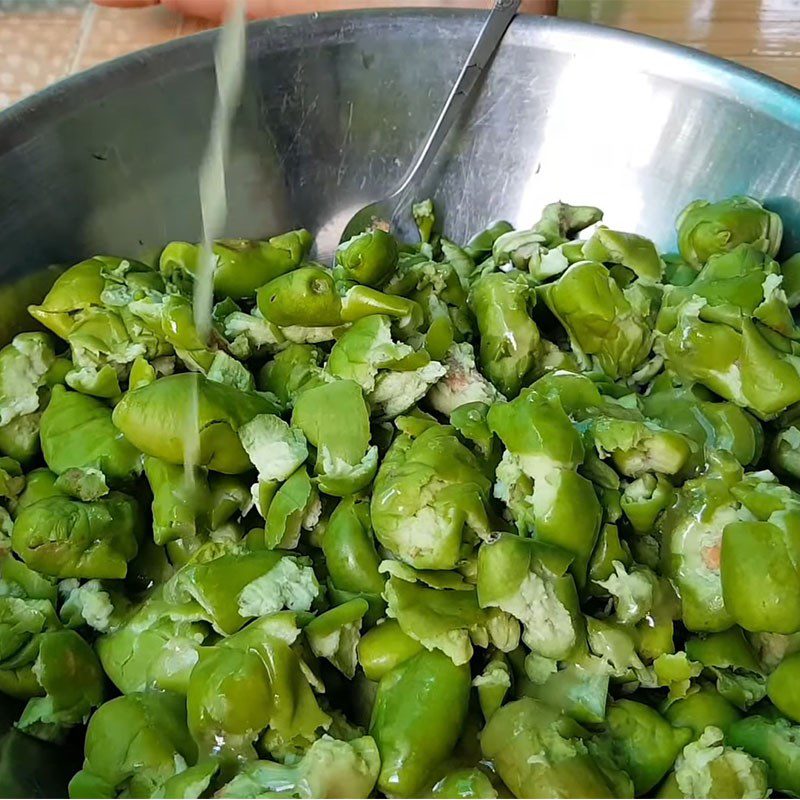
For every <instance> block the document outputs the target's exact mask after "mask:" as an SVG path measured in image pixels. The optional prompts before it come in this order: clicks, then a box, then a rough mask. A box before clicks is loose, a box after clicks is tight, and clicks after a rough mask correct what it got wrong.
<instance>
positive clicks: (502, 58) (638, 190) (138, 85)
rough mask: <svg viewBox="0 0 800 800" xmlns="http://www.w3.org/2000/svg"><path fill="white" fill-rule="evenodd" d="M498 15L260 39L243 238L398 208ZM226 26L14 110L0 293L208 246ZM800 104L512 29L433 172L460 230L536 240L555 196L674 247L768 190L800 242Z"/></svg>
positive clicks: (1, 130)
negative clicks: (713, 210) (715, 202)
mask: <svg viewBox="0 0 800 800" xmlns="http://www.w3.org/2000/svg"><path fill="white" fill-rule="evenodd" d="M482 20H483V17H482V16H481V15H479V14H477V13H473V12H460V13H459V12H435V11H417V12H409V11H402V12H400V11H396V12H391V11H388V12H365V13H360V14H359V13H356V14H333V15H322V16H314V17H294V18H289V19H285V20H281V21H277V22H276V21H272V22H264V23H257V24H253V25H251V26H250V27H249V41H248V59H247V79H246V87H245V93H244V101H243V104H242V106H241V108H240V110H239V113H238V115H237V118H236V124H235V130H234V132H233V140H232V141H233V155H232V160H231V166H230V169H229V173H228V179H227V180H228V192H229V204H230V205H229V207H230V216H229V225H228V230H227V232H226V233H227V235H230V236H263V235H265V234H271V233H274V232H278V231H283V230H287V229H290V228H292V227H296V226H301V225H303V226H306V227H308V228H310V229H311V230H312V231H314V230H319V229H320V228H321V227H322V226H324V225H326V224H328V223H331V221H332V220H335V219H337V218H338V219H340V220H341V222H342V223H344V221H345V220H346V219H347V218H348V217H349V216H350V214H351V213H352V211H353V210H355V209H356V208H358V207H360V206H362V205H364V204H365V203H367V202H369V201H370V200H374V199H376V198H377V197H380V196H382V195H383V194H385V192H386V191H387V190H389V189H390V188H391V187H393V186H394V185H395V184H396V183H397V181H398V180H399V179H400V177H401V176H402V175H403V173H404V171H405V169H406V167H407V166H408V164H409V162H410V160H411V158H412V156H413V154H414V152H415V151H416V149H417V148H418V147H419V145H420V143H421V140H422V139H423V137H424V136H425V134H426V132H427V131H428V129H429V127H430V125H431V123H432V121H433V120H434V119H435V117H436V115H437V114H438V112H439V109H440V108H441V104H442V102H443V101H444V99H445V97H446V95H447V93H448V91H449V88H450V86H451V85H452V83H453V81H454V79H455V78H456V76H457V74H458V71H459V68H460V66H461V64H462V61H463V59H464V57H465V55H466V53H467V52H468V51H469V48H470V46H471V44H472V42H473V41H474V38H475V36H476V35H477V32H478V30H479V26H480V24H481V22H482ZM214 43H215V35H214V33H206V34H201V35H199V36H195V37H191V38H189V39H186V40H183V41H179V42H174V43H170V44H167V45H165V46H162V47H158V48H154V49H151V50H146V51H142V52H141V53H137V54H134V55H132V56H128V57H125V58H122V59H119V60H117V61H114V62H112V63H109V64H107V65H103V66H101V67H98V68H96V69H94V70H91V71H89V72H87V73H84V74H82V75H79V76H77V77H74V78H71V79H69V80H67V81H65V82H63V83H61V84H58V85H56V86H54V87H52V88H50V89H48V90H46V91H45V92H42V93H41V94H39V95H36V96H34V97H32V98H31V99H29V100H26V101H24V102H22V103H21V104H18V105H17V106H15V107H13V108H11V109H10V110H9V111H6V112H5V113H4V114H0V218H2V220H3V225H2V226H0V280H2V282H3V283H5V284H6V285H7V284H8V283H9V282H12V281H15V280H16V279H18V278H22V277H25V276H28V278H29V280H28V282H27V283H26V284H25V285H24V286H23V288H19V289H17V290H16V291H15V293H14V302H13V303H12V302H5V303H4V307H3V313H2V315H0V316H2V318H3V322H4V323H5V324H4V325H3V326H2V328H3V330H2V331H0V333H4V334H6V335H7V332H8V331H10V329H11V328H12V327H13V325H14V324H15V321H16V318H17V316H15V315H16V314H17V311H18V310H21V309H22V307H23V301H24V300H26V299H27V297H20V294H24V293H30V294H35V293H36V292H41V288H42V287H41V283H42V281H41V280H40V281H35V280H33V279H32V278H30V276H31V275H32V274H34V273H36V272H37V271H39V270H40V269H41V268H43V267H45V266H47V265H49V264H54V263H62V264H63V263H74V262H76V261H78V260H79V259H81V258H84V257H86V256H90V255H93V254H96V253H105V252H110V253H124V254H126V255H131V256H136V255H143V256H147V255H149V254H150V255H152V254H153V253H154V252H156V251H157V250H158V248H159V247H160V246H161V245H163V244H164V243H165V242H166V241H169V240H174V239H186V240H196V239H197V238H198V237H199V235H200V213H199V202H198V196H197V167H198V164H199V162H200V160H201V156H202V152H203V148H204V146H205V142H206V138H207V134H208V124H209V118H210V111H211V106H212V102H213V98H214V91H215V90H214V71H213V63H214V56H213V48H214ZM799 172H800V93H798V92H796V91H794V90H792V89H790V88H789V87H787V86H784V85H782V84H780V83H777V82H775V81H773V80H770V79H768V78H766V77H764V76H761V75H759V74H756V73H753V72H750V71H748V70H746V69H743V68H740V67H737V66H734V65H733V64H730V63H728V62H725V61H721V60H718V59H715V58H712V57H709V56H705V55H703V54H700V53H698V52H696V51H692V50H688V49H685V48H681V47H678V46H675V45H670V44H666V43H663V42H660V41H657V40H654V39H649V38H646V37H641V36H636V35H632V34H627V33H622V32H618V31H612V30H610V29H605V28H601V27H596V26H589V25H583V24H580V23H575V22H569V21H565V20H558V19H540V18H534V17H531V18H525V17H520V18H518V19H517V20H515V22H514V23H513V24H512V26H511V28H510V30H509V32H508V33H507V35H506V37H505V39H504V41H503V43H502V46H501V48H500V51H499V53H498V54H497V56H496V58H495V60H494V62H493V63H492V65H491V68H490V70H489V73H488V75H487V76H486V79H485V81H484V83H483V86H482V87H481V90H480V91H479V92H478V96H477V97H476V100H475V102H474V103H473V106H472V107H471V108H470V109H469V111H468V113H467V114H466V115H465V117H464V119H463V124H462V125H461V126H460V128H458V129H457V130H455V131H453V133H452V135H451V137H450V139H449V141H448V143H447V145H446V147H445V148H444V150H443V151H442V152H441V153H440V157H439V159H438V163H437V166H436V169H435V170H434V171H433V172H432V173H431V174H430V176H429V187H427V192H426V193H429V194H431V195H432V196H433V197H434V199H435V201H436V204H437V207H438V208H439V209H440V211H441V212H443V214H444V217H445V220H444V225H445V227H446V229H447V231H448V232H449V234H450V236H452V237H453V238H454V239H455V240H457V241H458V240H463V239H465V238H466V237H467V236H468V235H470V234H471V233H473V232H475V231H476V230H478V229H480V228H481V227H482V226H484V225H485V224H486V223H487V222H489V221H490V220H493V219H497V218H506V219H508V220H510V221H511V222H513V223H515V224H517V225H520V226H526V225H527V224H529V223H530V222H531V221H533V220H535V219H537V218H538V212H539V211H540V209H541V207H542V206H543V205H544V204H545V203H548V202H550V201H552V200H555V199H562V200H564V201H567V202H571V203H587V202H588V203H591V204H594V205H598V206H600V207H601V208H603V209H604V210H605V212H606V222H607V223H608V224H609V225H612V226H614V227H617V228H621V229H624V230H635V231H638V232H640V233H643V234H646V235H649V236H651V237H652V238H654V239H655V240H656V241H657V243H658V244H659V245H661V246H663V247H665V248H666V247H669V246H670V245H671V244H672V239H673V236H674V232H673V221H674V219H675V215H676V213H677V212H678V211H679V210H680V209H681V208H682V207H683V206H684V205H685V204H686V203H687V202H688V201H690V200H692V199H694V198H696V197H708V198H712V199H713V198H722V197H726V196H729V195H732V194H750V195H753V196H755V197H757V198H760V199H763V200H765V201H766V203H767V205H768V206H770V207H771V208H772V209H773V210H775V211H778V212H779V213H780V214H781V215H782V216H783V218H784V220H785V222H786V223H787V230H788V236H787V237H786V239H785V242H784V247H785V248H786V249H787V252H793V251H795V250H796V249H798V245H800V240H799V239H798V233H799V232H800V204H798V201H800V181H799V180H798V173H799Z"/></svg>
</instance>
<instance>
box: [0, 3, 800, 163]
mask: <svg viewBox="0 0 800 800" xmlns="http://www.w3.org/2000/svg"><path fill="white" fill-rule="evenodd" d="M484 19H485V14H484V12H481V11H475V10H470V9H435V8H431V9H413V8H412V9H407V8H403V9H361V10H353V11H332V12H325V13H310V14H296V15H291V16H286V17H277V18H273V19H264V20H255V21H251V22H250V23H248V26H247V50H248V56H247V57H248V59H250V58H253V57H255V56H257V54H258V52H259V50H260V49H262V48H264V47H269V48H270V49H271V50H276V49H277V50H280V49H286V48H295V47H297V45H298V42H302V41H303V40H307V41H309V42H310V43H311V44H313V46H314V47H319V46H320V45H322V44H324V43H325V42H326V41H337V40H338V41H341V39H342V34H343V33H347V32H350V33H351V34H352V33H355V32H356V31H357V30H358V29H361V30H363V29H364V28H368V27H369V26H370V25H375V26H376V27H379V28H380V29H381V30H382V32H383V33H384V34H385V33H388V32H391V29H392V28H395V29H397V32H401V31H402V29H403V28H404V27H409V26H410V27H414V26H417V27H419V28H421V29H422V30H423V31H424V30H425V29H426V28H428V29H431V28H432V27H433V26H432V25H431V22H433V21H435V22H437V23H438V25H439V26H440V27H441V26H444V27H447V26H449V25H454V24H456V23H459V22H461V23H462V24H463V23H464V22H466V23H467V24H468V25H470V26H472V27H474V28H475V30H476V32H477V29H478V26H479V25H480V24H481V23H482V21H483V20H484ZM217 33H218V29H211V30H207V31H202V32H200V33H195V34H191V35H188V36H184V37H181V38H178V39H172V40H170V41H168V42H164V43H162V44H158V45H152V46H150V47H147V48H144V49H142V50H138V51H135V52H133V53H128V54H126V55H122V56H119V57H118V58H115V59H112V60H110V61H106V62H103V63H101V64H98V65H95V66H93V67H90V68H89V69H86V70H83V71H81V72H78V73H76V74H74V75H70V76H67V77H65V78H62V79H61V80H59V81H57V82H55V83H53V84H51V85H49V86H47V87H45V88H44V89H41V90H40V91H38V92H35V93H34V94H32V95H30V96H28V97H26V98H23V99H22V100H20V101H18V102H17V103H14V104H13V105H11V106H10V107H9V108H7V109H5V110H4V111H0V155H2V154H3V152H8V151H10V150H13V149H14V148H15V147H16V146H19V145H22V144H24V143H25V142H28V141H30V140H31V139H32V138H35V136H36V131H37V128H39V127H40V126H46V125H48V124H51V123H52V122H54V121H55V120H57V119H58V118H59V117H61V116H66V115H71V114H73V113H74V112H75V109H76V102H75V101H76V100H77V101H79V102H78V104H79V105H80V106H86V105H88V104H91V103H93V102H97V101H102V98H103V96H105V95H107V94H108V93H109V92H111V91H114V90H116V89H124V88H126V86H130V85H132V84H138V85H143V84H146V83H148V82H152V83H155V84H157V83H158V82H159V81H160V80H161V76H162V75H163V74H165V73H168V74H170V75H172V74H175V73H181V72H191V71H194V70H201V69H207V68H208V67H210V65H211V64H212V63H213V48H212V43H213V41H214V39H215V37H216V35H217ZM531 41H533V42H534V43H538V44H541V45H543V46H545V47H546V48H548V49H550V50H555V51H558V52H564V53H576V52H579V50H578V45H581V46H582V47H584V48H595V49H599V50H604V49H607V48H609V47H611V48H615V47H620V46H622V47H625V48H627V49H628V50H629V51H631V52H637V53H638V54H639V56H640V58H641V59H642V60H641V61H640V62H637V64H638V65H639V66H641V67H643V68H644V69H643V71H645V72H647V73H650V74H655V75H657V76H658V75H660V76H669V77H670V78H675V77H676V75H677V76H680V77H684V78H686V79H688V80H690V81H691V82H692V83H693V84H695V85H699V86H701V87H704V88H708V89H712V90H715V91H716V92H717V93H718V94H724V95H726V96H728V97H729V98H733V99H736V100H737V101H739V102H742V103H743V104H744V105H749V106H750V107H752V108H754V109H755V110H758V111H761V112H762V113H766V114H767V115H769V116H771V117H773V118H775V119H776V120H777V121H779V122H782V123H783V124H786V125H790V126H791V127H794V128H797V129H798V130H800V89H797V88H795V87H793V86H791V85H789V84H787V83H785V82H783V81H781V80H778V79H777V78H772V77H770V76H768V75H766V74H764V73H762V72H758V71H757V70H754V69H751V68H750V67H745V66H743V65H741V64H737V63H735V62H733V61H730V60H728V59H725V58H721V57H719V56H714V55H711V54H709V53H705V52H703V51H701V50H698V49H696V48H693V47H689V46H687V45H683V44H678V43H675V42H671V41H667V40H665V39H659V38H658V37H655V36H651V35H649V34H643V33H634V32H631V31H625V30H621V29H618V28H612V27H608V26H605V25H598V24H596V23H591V22H584V21H580V20H573V19H565V18H562V17H555V16H538V15H531V14H521V15H519V16H518V17H517V18H516V19H515V20H514V22H513V23H512V26H511V28H510V29H509V31H508V33H507V34H506V40H505V42H504V45H506V46H507V45H508V44H510V45H511V46H514V45H515V44H517V45H525V44H527V43H529V42H531ZM580 52H581V55H583V52H584V51H580ZM654 67H660V68H659V69H654ZM667 68H668V69H667Z"/></svg>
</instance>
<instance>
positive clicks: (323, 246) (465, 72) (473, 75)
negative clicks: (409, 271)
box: [317, 0, 521, 263]
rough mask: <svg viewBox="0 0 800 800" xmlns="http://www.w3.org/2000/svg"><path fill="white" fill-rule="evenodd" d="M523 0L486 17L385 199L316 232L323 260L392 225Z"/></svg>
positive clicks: (510, 0) (503, 4) (504, 2)
mask: <svg viewBox="0 0 800 800" xmlns="http://www.w3.org/2000/svg"><path fill="white" fill-rule="evenodd" d="M520 2H521V0H495V3H494V7H493V8H492V10H491V12H490V13H489V16H488V17H487V18H486V22H484V24H483V27H482V28H481V32H480V33H479V34H478V38H477V39H476V40H475V44H474V45H473V46H472V50H471V51H470V54H469V56H467V60H466V61H465V62H464V66H463V67H462V68H461V72H460V74H459V76H458V80H456V82H455V85H454V86H453V88H452V90H451V92H450V95H449V96H448V98H447V101H446V102H445V104H444V107H443V108H442V110H441V112H440V113H439V117H438V119H437V120H436V123H435V124H434V126H433V129H432V130H431V132H430V134H429V135H428V138H427V139H426V140H425V143H424V144H423V146H422V149H421V150H420V151H419V153H418V154H417V156H416V158H415V159H414V162H413V164H412V165H411V169H410V170H409V171H408V173H407V174H406V176H405V178H403V180H402V181H401V182H400V185H399V186H398V187H397V188H396V189H395V190H394V191H393V192H391V194H389V195H388V196H386V197H384V198H383V199H381V200H378V201H376V202H374V203H370V204H369V205H366V206H364V207H363V208H361V209H359V210H358V211H356V212H355V214H353V215H352V217H350V219H349V221H348V222H347V223H346V224H345V225H344V227H343V228H342V227H341V224H340V222H339V220H340V219H341V215H339V217H338V218H334V219H333V220H331V221H330V222H329V223H328V224H327V225H326V226H325V227H324V228H322V230H320V232H319V233H318V235H317V252H318V253H319V254H320V256H319V260H320V261H321V262H322V263H327V262H329V261H330V260H332V259H333V257H334V255H335V251H336V247H337V245H339V244H341V243H342V242H346V241H348V240H349V239H352V238H353V236H356V235H357V234H359V233H362V232H363V231H365V230H367V229H369V228H371V227H374V226H380V227H383V228H387V229H391V227H393V224H394V221H395V218H396V216H397V213H398V211H399V210H400V209H401V206H402V205H403V201H404V200H405V199H406V198H407V197H408V196H409V195H410V194H412V193H413V191H414V190H415V189H416V188H417V187H418V186H419V184H420V182H421V179H422V178H424V176H425V174H426V173H427V171H428V169H429V168H430V166H431V164H432V163H433V161H434V159H435V158H436V154H437V153H438V152H439V149H440V148H441V146H442V144H443V143H444V140H445V139H446V138H447V134H448V133H449V132H450V129H451V128H452V127H453V125H454V124H455V123H456V122H457V121H458V118H459V117H460V116H461V112H462V111H463V109H464V106H465V105H466V104H467V101H468V100H469V96H470V94H471V93H472V90H473V88H474V87H475V84H476V83H477V82H478V80H479V78H480V77H481V75H482V74H483V72H484V70H485V69H486V67H487V65H488V64H489V61H490V60H491V58H492V56H493V55H494V53H495V51H496V50H497V48H498V47H499V45H500V42H501V41H502V40H503V36H504V34H505V32H506V30H507V29H508V26H509V25H510V24H511V21H512V20H513V19H514V17H515V16H516V15H517V11H518V9H519V6H520ZM340 231H341V233H340Z"/></svg>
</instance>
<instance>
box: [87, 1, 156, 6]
mask: <svg viewBox="0 0 800 800" xmlns="http://www.w3.org/2000/svg"><path fill="white" fill-rule="evenodd" d="M94 2H95V3H96V4H97V5H98V6H111V7H112V8H144V7H145V6H157V5H158V4H159V3H160V2H161V0H94Z"/></svg>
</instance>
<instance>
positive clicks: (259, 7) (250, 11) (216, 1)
mask: <svg viewBox="0 0 800 800" xmlns="http://www.w3.org/2000/svg"><path fill="white" fill-rule="evenodd" d="M162 2H163V3H164V5H165V6H167V8H171V9H173V10H174V11H178V12H180V13H181V14H185V15H186V16H190V17H202V18H203V19H210V20H214V21H219V20H221V19H222V18H223V17H224V16H225V12H226V11H227V10H228V8H230V5H231V3H230V0H162ZM246 5H247V16H248V17H250V18H251V19H259V18H263V17H275V16H279V15H281V14H287V13H290V9H292V8H294V10H295V13H297V10H296V9H297V6H296V0H292V2H286V0H247V4H246ZM301 5H303V6H304V8H303V11H310V10H313V7H314V6H316V3H314V2H309V3H307V4H306V3H302V4H301Z"/></svg>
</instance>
